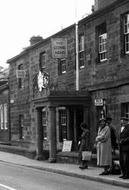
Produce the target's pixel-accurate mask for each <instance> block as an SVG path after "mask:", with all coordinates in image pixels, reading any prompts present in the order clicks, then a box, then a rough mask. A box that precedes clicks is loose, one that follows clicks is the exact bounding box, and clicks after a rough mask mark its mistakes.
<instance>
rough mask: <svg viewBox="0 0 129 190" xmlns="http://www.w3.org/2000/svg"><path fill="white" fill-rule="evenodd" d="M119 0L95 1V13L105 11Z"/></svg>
mask: <svg viewBox="0 0 129 190" xmlns="http://www.w3.org/2000/svg"><path fill="white" fill-rule="evenodd" d="M115 1H117V0H94V11H98V10H99V9H103V8H105V7H107V6H108V5H110V4H112V3H114V2H115Z"/></svg>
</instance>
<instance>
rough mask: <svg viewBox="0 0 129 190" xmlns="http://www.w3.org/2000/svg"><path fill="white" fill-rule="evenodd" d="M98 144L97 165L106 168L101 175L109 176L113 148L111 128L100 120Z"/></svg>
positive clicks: (103, 120)
mask: <svg viewBox="0 0 129 190" xmlns="http://www.w3.org/2000/svg"><path fill="white" fill-rule="evenodd" d="M96 142H97V165H98V166H101V167H103V168H104V171H103V172H102V173H101V174H100V175H108V174H109V168H110V167H111V165H112V147H111V135H110V128H109V126H108V124H107V123H106V121H105V119H100V121H99V129H98V135H97V137H96Z"/></svg>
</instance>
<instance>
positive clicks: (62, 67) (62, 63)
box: [60, 59, 66, 74]
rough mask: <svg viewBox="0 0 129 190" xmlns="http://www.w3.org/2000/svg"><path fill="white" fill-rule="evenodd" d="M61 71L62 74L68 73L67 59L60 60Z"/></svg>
mask: <svg viewBox="0 0 129 190" xmlns="http://www.w3.org/2000/svg"><path fill="white" fill-rule="evenodd" d="M60 67H61V68H60V69H61V74H65V73H66V59H61V60H60Z"/></svg>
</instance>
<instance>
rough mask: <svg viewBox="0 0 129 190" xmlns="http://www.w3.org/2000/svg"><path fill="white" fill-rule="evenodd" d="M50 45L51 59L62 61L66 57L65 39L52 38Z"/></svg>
mask: <svg viewBox="0 0 129 190" xmlns="http://www.w3.org/2000/svg"><path fill="white" fill-rule="evenodd" d="M51 43H52V57H53V58H56V59H63V58H66V57H67V39H66V38H53V39H52V40H51Z"/></svg>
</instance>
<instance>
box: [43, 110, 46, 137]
mask: <svg viewBox="0 0 129 190" xmlns="http://www.w3.org/2000/svg"><path fill="white" fill-rule="evenodd" d="M42 127H43V140H47V111H46V109H42Z"/></svg>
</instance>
